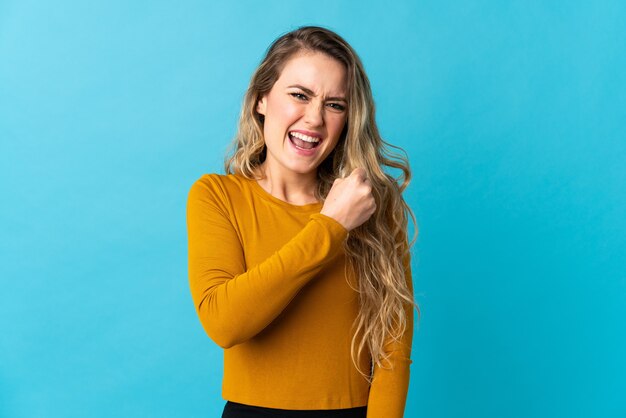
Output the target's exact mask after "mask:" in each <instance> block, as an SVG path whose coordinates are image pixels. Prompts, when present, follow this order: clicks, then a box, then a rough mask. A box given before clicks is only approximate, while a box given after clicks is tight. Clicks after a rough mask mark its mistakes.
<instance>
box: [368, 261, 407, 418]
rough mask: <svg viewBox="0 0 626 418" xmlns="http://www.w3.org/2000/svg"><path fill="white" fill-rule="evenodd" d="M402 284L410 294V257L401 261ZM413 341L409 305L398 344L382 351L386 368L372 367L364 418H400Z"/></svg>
mask: <svg viewBox="0 0 626 418" xmlns="http://www.w3.org/2000/svg"><path fill="white" fill-rule="evenodd" d="M403 263H404V270H405V275H406V281H407V285H408V287H409V289H410V290H411V293H413V282H412V275H411V261H410V255H409V254H407V256H406V257H405V258H404V260H403ZM412 342H413V306H407V307H406V330H405V332H404V334H402V337H401V338H400V339H399V340H398V341H389V342H388V343H387V344H386V345H385V350H386V352H387V353H390V357H389V361H388V362H385V363H386V364H385V365H386V366H387V367H389V366H390V367H391V368H382V367H379V366H378V365H375V366H374V376H373V380H372V384H371V387H370V394H369V399H368V403H367V418H402V417H403V416H404V407H405V405H406V398H407V392H408V389H409V375H410V371H409V366H410V365H411V363H412V360H411V344H412Z"/></svg>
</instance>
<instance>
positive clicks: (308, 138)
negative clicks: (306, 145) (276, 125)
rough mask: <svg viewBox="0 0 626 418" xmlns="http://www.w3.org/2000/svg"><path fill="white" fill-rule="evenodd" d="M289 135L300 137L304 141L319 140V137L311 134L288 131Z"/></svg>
mask: <svg viewBox="0 0 626 418" xmlns="http://www.w3.org/2000/svg"><path fill="white" fill-rule="evenodd" d="M289 135H291V136H295V137H296V138H298V139H301V140H303V141H306V142H320V139H319V138H314V137H312V136H308V135H305V134H301V133H300V132H289Z"/></svg>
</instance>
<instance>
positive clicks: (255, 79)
mask: <svg viewBox="0 0 626 418" xmlns="http://www.w3.org/2000/svg"><path fill="white" fill-rule="evenodd" d="M302 51H310V52H321V53H324V54H326V55H328V56H330V57H331V58H334V59H336V60H337V61H339V62H341V63H342V64H343V65H344V66H345V68H346V71H347V96H348V97H347V100H348V108H347V109H348V115H347V122H346V126H345V127H344V130H343V132H342V134H341V137H340V139H339V142H338V143H337V146H336V147H335V149H334V150H333V151H332V152H331V154H330V155H329V156H328V157H327V158H326V159H325V160H324V161H323V162H322V163H321V164H320V166H319V167H318V171H317V177H318V186H317V190H316V197H317V198H318V199H320V200H323V199H324V198H325V197H326V195H327V194H328V192H329V190H330V188H331V186H332V184H333V181H334V180H335V179H336V178H340V177H345V176H346V175H348V174H350V173H351V172H352V170H353V169H355V168H357V167H362V168H364V169H365V170H366V172H367V177H368V178H369V180H370V182H371V184H372V194H373V196H374V199H375V201H376V207H377V210H376V213H374V215H372V217H371V218H370V219H369V220H368V221H367V222H366V223H365V224H363V225H361V226H360V227H358V228H355V229H353V230H352V231H350V234H349V237H348V239H347V240H346V243H345V245H344V248H345V253H346V259H347V266H346V267H347V269H350V270H351V271H352V272H353V273H354V274H355V277H357V282H358V284H357V286H356V288H355V290H357V291H358V293H359V306H360V308H359V313H358V315H357V318H356V320H355V332H354V335H353V338H352V345H351V347H352V348H351V350H352V360H353V363H354V364H355V366H356V368H357V370H358V371H359V372H360V373H361V374H362V375H363V376H364V377H366V379H368V381H370V382H371V377H372V372H373V367H374V364H378V365H379V366H381V367H384V368H387V367H386V366H385V365H384V364H383V363H384V362H385V360H387V359H388V358H389V354H390V353H386V352H385V349H384V345H385V343H386V342H387V341H389V339H392V340H399V339H400V337H401V336H402V334H403V333H404V331H405V330H406V326H407V312H406V310H405V309H406V308H407V307H409V306H410V308H411V309H412V308H413V306H415V307H416V308H417V311H418V315H419V307H418V306H417V304H416V303H415V301H414V298H413V292H412V288H411V287H410V286H409V283H407V280H406V277H405V274H406V272H405V268H409V267H408V263H406V261H408V258H409V248H410V246H411V245H412V243H413V241H414V239H415V238H413V240H412V241H411V242H410V243H409V242H408V237H407V226H408V217H409V216H410V217H411V219H412V220H413V224H414V225H415V217H414V216H413V212H412V211H411V209H410V208H409V206H408V205H407V204H406V202H405V201H404V199H403V198H402V192H403V191H404V190H405V188H406V187H407V185H408V183H409V181H410V178H411V172H410V170H409V165H408V160H407V158H406V154H405V153H404V151H403V150H402V149H401V148H399V147H395V146H393V145H390V144H388V143H387V142H385V141H384V140H383V139H382V138H381V137H380V134H379V132H378V128H377V126H376V121H375V115H374V112H375V107H374V100H373V97H372V92H371V87H370V83H369V79H368V78H367V75H366V74H365V70H364V68H363V64H362V63H361V60H360V59H359V57H358V56H357V54H356V52H355V51H354V50H353V49H352V47H351V46H350V45H349V44H348V43H347V42H346V41H345V40H344V39H343V38H341V37H340V36H339V35H337V34H336V33H334V32H332V31H330V30H328V29H325V28H321V27H317V26H304V27H301V28H298V29H297V30H294V31H292V32H289V33H286V34H284V35H283V36H281V37H279V38H278V39H276V40H275V41H274V42H273V43H272V45H270V47H269V49H268V50H267V53H266V55H265V58H264V59H263V61H262V62H261V64H260V65H259V67H258V68H257V70H256V71H255V73H254V74H253V76H252V79H251V81H250V85H249V87H248V90H247V92H246V95H245V97H244V101H243V105H242V110H241V115H240V119H239V126H238V132H237V134H236V136H235V138H234V140H233V143H232V148H233V149H232V154H231V155H230V157H228V158H227V160H226V162H225V170H226V172H227V173H229V174H233V173H237V174H240V175H242V176H244V177H247V178H250V179H254V178H256V169H257V167H258V166H259V165H260V164H261V163H262V162H263V161H264V160H265V155H266V149H265V141H264V138H263V122H264V117H263V116H262V115H260V114H259V113H257V111H256V105H257V102H258V100H259V99H260V98H261V97H262V96H263V95H265V94H266V93H268V92H269V91H270V90H271V89H272V87H273V85H274V83H275V82H276V80H277V79H278V77H279V76H280V73H281V71H282V69H283V68H284V66H285V64H286V63H287V61H288V60H289V59H290V58H291V57H293V56H294V55H295V54H297V53H299V52H302ZM392 149H395V150H397V151H399V152H400V153H397V152H393V151H392ZM384 167H388V168H393V169H399V170H400V171H401V172H402V175H401V176H400V177H399V178H394V177H392V176H391V175H389V174H387V173H385V171H384ZM415 235H417V228H416V230H415ZM391 254H395V255H396V256H395V257H390V255H391ZM405 265H406V266H405ZM346 274H347V272H346ZM347 277H348V275H347ZM366 347H367V349H368V351H369V355H370V356H371V368H370V370H369V371H368V373H367V374H366V373H365V372H364V371H363V370H361V368H360V367H359V365H358V361H357V360H356V359H357V358H360V356H361V355H362V353H363V351H364V349H365V348H366Z"/></svg>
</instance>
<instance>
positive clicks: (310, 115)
mask: <svg viewBox="0 0 626 418" xmlns="http://www.w3.org/2000/svg"><path fill="white" fill-rule="evenodd" d="M304 121H305V123H307V124H308V125H309V126H322V125H324V105H323V104H321V103H317V102H315V101H311V102H310V103H309V104H308V106H307V107H306V110H305V113H304Z"/></svg>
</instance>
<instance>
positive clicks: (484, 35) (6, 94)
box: [0, 0, 626, 418]
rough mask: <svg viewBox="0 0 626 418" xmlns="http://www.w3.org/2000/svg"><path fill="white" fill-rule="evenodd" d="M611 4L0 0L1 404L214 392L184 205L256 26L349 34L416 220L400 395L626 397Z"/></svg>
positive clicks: (625, 102) (48, 410) (435, 404)
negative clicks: (406, 176) (412, 322)
mask: <svg viewBox="0 0 626 418" xmlns="http://www.w3.org/2000/svg"><path fill="white" fill-rule="evenodd" d="M624 21H626V3H625V2H623V1H619V0H615V1H594V2H592V1H569V2H557V1H543V2H538V1H506V2H498V1H449V0H440V1H419V2H409V1H402V2H380V3H376V4H374V3H372V4H367V5H366V4H364V3H363V2H350V1H315V2H312V1H290V2H282V1H263V2H254V1H240V2H232V3H229V4H228V5H225V4H220V5H218V4H215V3H210V2H203V1H182V2H178V3H176V4H174V3H171V2H165V1H150V2H148V1H135V2H126V1H121V0H112V1H107V2H81V1H70V0H59V1H56V2H44V1H33V0H20V1H16V0H5V1H3V2H2V3H0V140H1V149H0V187H1V196H2V204H1V205H0V215H1V219H2V223H1V228H2V229H1V231H0V232H1V241H0V254H1V257H2V260H1V263H0V277H1V289H2V290H1V291H0V330H1V337H0V416H2V417H12V418H13V417H14V418H26V417H64V418H71V417H110V416H121V417H137V416H142V417H217V416H219V413H220V412H219V411H221V408H222V405H223V401H222V400H221V398H220V385H221V373H222V365H221V359H222V353H221V350H220V349H219V348H218V347H217V346H216V345H215V344H213V343H212V342H211V341H210V340H209V339H208V337H207V336H206V335H205V334H204V332H203V330H202V328H201V326H200V324H199V321H198V320H197V318H196V315H195V312H194V309H193V304H192V302H191V297H190V294H189V289H188V284H187V259H186V246H187V243H186V225H185V204H186V197H187V193H188V190H189V187H190V186H191V184H192V183H193V182H194V181H195V180H196V179H197V178H199V177H200V176H201V175H202V174H203V173H207V172H215V171H220V170H221V167H222V157H223V154H224V152H225V150H226V147H227V144H228V142H229V141H230V138H231V137H232V136H233V134H234V131H235V127H236V122H237V118H238V113H239V108H240V104H241V99H242V97H243V94H244V91H245V88H246V87H247V84H248V81H249V78H250V75H251V73H252V71H253V70H254V68H255V67H256V65H257V64H258V62H259V60H260V59H261V57H262V55H263V53H264V51H265V48H266V47H267V46H268V45H269V43H270V42H271V41H272V40H273V39H275V38H276V37H277V36H279V35H280V34H282V33H284V32H285V31H288V30H291V29H294V28H296V27H297V26H299V25H303V24H319V25H324V26H327V27H329V28H331V29H334V30H336V31H338V32H339V33H340V34H341V35H342V36H344V37H345V38H346V39H347V40H348V41H349V42H350V43H351V44H352V45H353V46H354V48H355V49H356V50H357V51H358V52H359V54H360V56H361V58H362V59H363V61H364V64H365V66H366V70H367V71H368V74H369V76H370V78H371V82H372V87H373V90H374V95H375V99H376V102H377V106H378V114H377V115H378V123H379V127H380V129H381V132H382V134H383V136H384V137H385V138H386V139H387V140H388V141H390V142H392V143H394V144H397V145H400V146H402V147H404V148H405V149H406V150H407V151H408V154H409V156H410V161H411V165H412V168H413V174H414V177H413V182H412V184H411V186H410V188H409V190H408V192H407V194H406V198H407V200H408V201H409V203H410V205H411V206H412V207H413V209H414V210H415V213H416V215H417V219H418V228H419V231H420V233H419V238H418V241H417V244H416V246H415V247H414V258H413V269H414V274H415V288H416V294H417V299H418V302H419V304H420V305H421V309H422V318H421V322H420V323H419V324H418V325H416V334H415V340H414V345H413V347H414V351H413V359H414V363H413V365H412V377H411V384H410V389H409V399H408V402H407V414H406V416H407V417H426V418H443V417H481V418H485V417H520V418H521V417H568V418H571V417H625V416H626V398H625V397H624V394H625V393H626V356H625V355H624V354H625V353H626V255H625V254H626V188H625V182H626V168H625V166H626V164H625V162H626V122H625V121H626V71H625V68H626V42H625V39H626V26H625V25H624Z"/></svg>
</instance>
